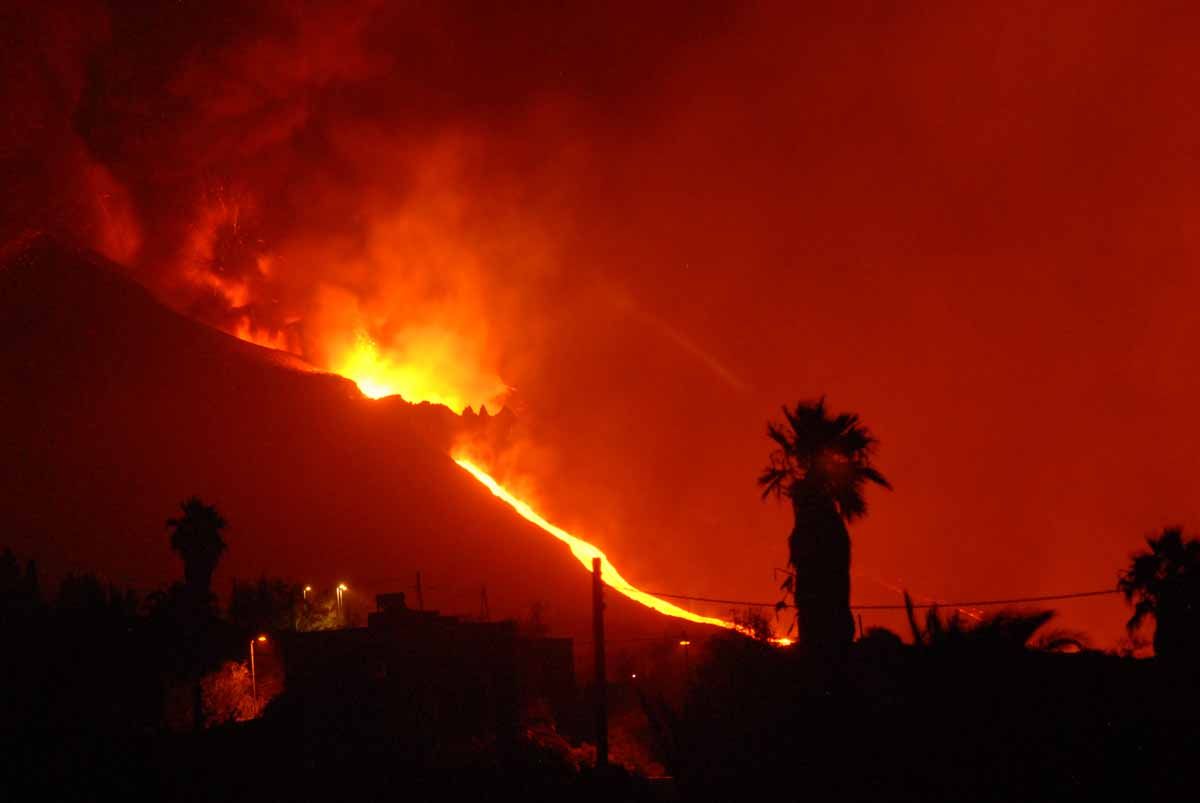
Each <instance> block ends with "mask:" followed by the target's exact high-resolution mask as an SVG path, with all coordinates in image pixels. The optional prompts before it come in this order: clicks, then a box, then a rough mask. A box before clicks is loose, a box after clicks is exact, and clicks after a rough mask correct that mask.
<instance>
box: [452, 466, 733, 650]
mask: <svg viewBox="0 0 1200 803" xmlns="http://www.w3.org/2000/svg"><path fill="white" fill-rule="evenodd" d="M454 462H455V463H458V464H459V465H460V466H462V467H463V468H464V469H466V471H467V472H468V473H469V474H470V475H471V476H472V477H474V478H475V479H477V480H479V481H480V482H481V483H483V484H484V486H486V487H487V489H488V490H489V491H491V492H492V493H493V494H494V495H495V496H497V497H499V498H500V499H501V500H502V501H503V502H505V503H506V504H507V505H508V506H509V507H511V508H512V509H513V510H515V511H517V513H519V514H520V515H521V517H522V518H524V519H525V520H526V521H529V522H532V523H533V524H536V525H537V526H538V527H541V528H542V529H543V530H545V531H546V532H548V533H550V534H551V535H553V536H554V537H555V538H557V539H558V540H560V541H562V542H563V543H564V544H566V545H567V546H568V547H570V549H571V554H572V555H574V556H575V559H576V560H578V561H579V562H580V563H581V564H583V566H584V568H586V569H587V570H588V571H591V568H592V559H593V558H599V559H600V566H601V576H602V577H603V578H604V582H605V584H606V585H607V586H609V587H610V588H612V589H613V590H614V591H617V592H619V593H621V594H624V595H625V596H627V597H629V598H630V599H631V600H633V601H635V602H640V603H641V604H642V605H645V606H646V607H647V608H652V609H654V610H656V611H658V612H659V613H662V614H666V615H667V616H674V617H676V618H677V619H686V620H687V621H689V622H696V623H698V624H705V625H714V626H716V627H725V628H731V629H737V626H736V625H735V624H734V623H733V622H727V621H725V620H724V619H719V618H717V617H715V616H703V615H701V614H698V613H693V612H692V611H689V610H686V609H684V608H681V607H679V606H678V605H676V604H674V603H672V602H667V601H666V600H664V599H660V598H659V597H656V596H654V595H653V594H649V593H647V592H645V591H642V590H641V589H638V588H635V587H634V586H633V585H631V584H630V583H629V581H628V580H626V579H625V578H624V577H622V576H621V573H620V572H618V571H617V569H616V567H615V566H613V565H612V563H610V562H609V560H608V556H607V555H605V554H604V553H603V552H601V551H600V550H599V549H598V548H597V547H595V546H593V545H592V544H589V543H588V542H587V541H585V540H583V539H582V538H579V537H578V536H574V535H572V534H571V533H569V532H567V531H566V530H564V529H562V528H561V527H556V526H555V525H553V524H551V523H550V522H548V521H546V520H545V519H544V518H542V517H541V516H540V515H538V513H537V512H536V511H535V510H534V509H533V508H531V507H530V506H529V505H528V504H526V503H525V502H522V501H521V500H520V499H518V498H516V497H515V496H513V495H512V494H510V493H509V492H508V491H507V490H505V489H504V487H503V486H502V485H500V483H498V482H496V481H495V480H494V479H492V477H491V476H490V475H489V474H487V472H485V471H484V470H483V469H481V468H479V467H478V466H476V465H475V464H474V463H472V462H471V461H470V460H468V459H466V458H465V457H455V458H454Z"/></svg>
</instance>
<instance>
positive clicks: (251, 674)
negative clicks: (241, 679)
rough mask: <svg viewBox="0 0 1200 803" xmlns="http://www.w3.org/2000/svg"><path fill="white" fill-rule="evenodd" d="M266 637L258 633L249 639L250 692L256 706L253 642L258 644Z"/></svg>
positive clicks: (256, 692)
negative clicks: (255, 636)
mask: <svg viewBox="0 0 1200 803" xmlns="http://www.w3.org/2000/svg"><path fill="white" fill-rule="evenodd" d="M266 640H267V637H266V636H264V635H260V636H258V637H257V638H252V639H250V694H251V695H252V696H253V697H254V706H255V708H257V707H258V679H257V678H256V677H255V675H254V642H256V641H257V642H259V643H260V644H261V643H263V642H265V641H266Z"/></svg>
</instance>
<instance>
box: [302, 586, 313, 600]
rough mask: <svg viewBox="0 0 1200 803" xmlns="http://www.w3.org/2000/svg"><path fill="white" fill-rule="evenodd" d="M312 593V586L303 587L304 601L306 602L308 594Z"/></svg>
mask: <svg viewBox="0 0 1200 803" xmlns="http://www.w3.org/2000/svg"><path fill="white" fill-rule="evenodd" d="M311 593H312V586H305V587H304V601H305V602H308V595H309V594H311Z"/></svg>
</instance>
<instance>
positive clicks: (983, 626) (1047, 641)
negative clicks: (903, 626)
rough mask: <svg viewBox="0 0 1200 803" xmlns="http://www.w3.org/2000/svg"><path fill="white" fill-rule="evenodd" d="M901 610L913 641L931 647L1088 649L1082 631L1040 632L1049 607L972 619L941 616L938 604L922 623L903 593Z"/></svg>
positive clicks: (961, 615) (958, 615)
mask: <svg viewBox="0 0 1200 803" xmlns="http://www.w3.org/2000/svg"><path fill="white" fill-rule="evenodd" d="M904 609H905V613H906V614H907V616H908V626H909V629H910V630H911V632H912V639H913V644H914V645H915V646H917V647H923V648H926V649H933V650H970V651H976V652H984V653H993V654H996V653H1004V652H1009V653H1011V652H1014V651H1020V650H1026V649H1031V650H1037V651H1041V652H1078V651H1080V650H1083V649H1086V648H1087V640H1086V639H1085V638H1084V636H1083V635H1082V634H1079V633H1074V632H1070V631H1066V630H1052V631H1048V632H1045V633H1039V632H1038V631H1040V630H1041V629H1042V628H1043V627H1045V626H1046V625H1047V624H1048V623H1049V622H1050V621H1051V620H1052V619H1053V618H1054V617H1055V616H1056V612H1055V611H1052V610H1034V611H1017V610H1002V611H993V612H991V613H987V614H983V615H981V616H979V617H976V618H971V617H969V616H968V615H966V614H964V613H963V612H962V611H954V612H952V613H951V614H950V615H949V616H946V617H943V616H942V615H941V613H940V612H939V610H938V608H937V606H936V605H935V606H934V607H932V608H930V609H929V610H928V611H926V613H925V625H924V627H922V626H921V625H920V624H918V623H917V617H916V613H915V611H914V609H913V601H912V597H910V596H909V594H908V592H907V591H905V592H904Z"/></svg>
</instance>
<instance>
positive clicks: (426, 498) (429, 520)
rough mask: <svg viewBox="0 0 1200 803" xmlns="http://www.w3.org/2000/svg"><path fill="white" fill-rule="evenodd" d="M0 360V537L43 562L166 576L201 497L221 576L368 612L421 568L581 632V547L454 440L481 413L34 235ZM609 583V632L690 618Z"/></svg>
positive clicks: (221, 587)
mask: <svg viewBox="0 0 1200 803" xmlns="http://www.w3.org/2000/svg"><path fill="white" fill-rule="evenodd" d="M0 375H2V376H3V382H2V383H0V409H3V415H2V416H0V444H2V445H3V454H4V460H3V464H2V465H3V467H2V468H0V510H2V511H3V512H4V519H3V530H4V534H3V537H0V543H3V544H7V545H11V546H12V548H13V549H14V550H16V551H17V552H18V553H23V554H24V555H27V556H29V557H33V558H37V559H38V560H40V561H41V565H42V566H43V568H48V569H49V570H50V573H51V575H53V574H55V573H58V574H61V573H63V572H67V571H95V572H97V573H98V574H99V575H101V576H102V577H103V578H106V579H108V580H110V581H112V582H113V583H115V584H117V585H128V586H131V587H133V588H136V589H139V590H142V591H145V590H150V589H153V588H158V587H162V586H164V585H166V584H167V583H168V582H170V581H172V580H174V579H176V578H177V577H178V576H179V574H180V569H179V564H178V561H177V560H176V558H175V556H174V555H173V554H172V553H171V552H170V550H169V548H168V540H167V536H166V530H165V527H164V521H165V519H166V518H167V517H169V516H171V515H174V514H175V512H176V509H177V505H178V504H179V502H180V501H181V500H183V499H185V498H187V497H189V496H191V495H198V496H200V497H201V498H202V499H204V500H205V501H207V502H210V503H213V504H215V505H217V507H218V508H219V509H220V510H221V512H222V514H223V515H224V516H225V518H226V519H227V520H228V521H229V522H230V527H229V528H228V530H227V531H226V540H227V542H228V543H229V545H230V548H229V551H228V552H227V554H226V556H225V558H224V560H223V562H222V564H221V566H220V567H219V570H218V574H217V578H216V582H215V589H216V590H217V591H218V593H221V592H224V591H225V590H226V589H227V588H228V583H229V581H230V579H231V578H233V577H237V578H242V579H252V578H255V577H258V576H260V575H264V574H265V575H269V576H279V577H284V578H287V579H289V580H291V581H293V582H296V583H301V584H311V585H313V586H314V587H316V588H321V587H326V588H328V587H332V586H333V585H334V584H336V583H338V582H345V583H347V584H348V585H349V586H350V588H351V592H350V594H351V596H350V597H349V600H350V603H349V604H350V605H351V607H352V608H353V609H357V610H359V611H362V612H365V611H366V610H367V609H369V608H370V607H371V598H372V595H373V594H375V593H378V592H384V591H396V590H410V589H411V588H412V586H413V585H414V579H415V576H416V573H417V572H418V571H420V572H422V576H423V579H424V585H425V588H424V600H425V604H426V607H429V608H436V609H440V610H442V611H443V612H444V613H450V614H459V615H480V609H481V600H482V599H483V598H484V596H485V594H484V592H483V589H484V588H485V587H486V600H487V609H488V612H489V613H490V615H491V616H493V617H513V618H518V619H519V618H522V617H524V616H526V615H528V612H529V611H530V609H531V606H533V605H534V604H535V603H540V606H541V607H542V609H543V611H544V614H543V619H544V621H545V622H546V623H547V624H549V625H550V627H551V630H552V632H554V633H557V634H560V635H571V636H577V637H584V636H585V634H587V633H589V632H590V577H589V576H588V574H587V573H586V571H584V570H583V569H582V568H581V566H580V564H579V562H578V561H577V560H576V559H575V558H573V557H572V555H571V554H570V551H569V550H568V549H567V548H566V547H565V546H564V545H563V544H561V543H559V542H558V541H555V540H554V539H553V538H551V537H550V536H548V535H547V533H546V532H544V531H542V530H540V529H538V528H537V527H535V526H533V525H532V524H530V523H529V522H527V521H526V520H525V519H523V518H521V517H520V516H518V515H517V514H516V513H514V511H513V510H512V509H511V508H510V507H508V506H507V505H505V504H504V503H503V502H501V501H500V500H498V499H496V498H495V497H494V496H493V495H492V494H491V493H490V492H489V491H488V490H487V489H486V488H485V487H484V486H482V485H480V484H479V483H478V482H476V480H475V479H474V478H473V477H472V476H470V475H469V474H468V473H467V472H466V471H464V470H463V469H462V468H460V467H459V466H458V465H456V464H455V462H454V461H453V460H452V459H451V457H450V456H449V454H448V450H449V447H450V444H451V442H452V441H453V440H454V438H455V437H456V436H457V435H458V434H459V433H460V432H461V431H463V429H464V428H468V427H479V426H480V425H481V424H480V417H479V416H476V415H474V414H470V415H465V416H458V415H456V414H455V413H453V412H452V411H450V410H449V409H447V408H445V407H441V406H438V405H431V404H428V403H425V404H418V405H414V404H409V403H407V402H405V401H403V400H402V399H400V398H399V397H391V398H387V399H382V400H378V401H377V400H371V399H368V398H366V397H365V396H363V394H362V393H361V392H360V391H359V390H358V388H357V387H356V386H355V384H354V383H353V382H351V381H349V380H347V379H344V378H341V377H338V376H334V375H331V374H327V373H323V372H321V371H318V370H316V369H314V368H313V367H311V366H309V365H307V364H306V363H304V362H302V361H300V360H299V359H297V358H295V357H293V356H291V355H289V354H286V353H283V352H278V351H273V350H270V349H267V348H263V347H260V346H256V345H254V344H251V343H247V342H244V341H242V340H239V339H237V338H235V337H232V336H230V335H227V334H225V333H223V332H220V331H217V330H215V329H212V328H209V327H207V326H204V325H202V324H200V323H197V322H196V321H193V320H191V319H190V318H187V317H185V316H183V315H181V314H179V313H177V312H175V311H173V310H171V309H169V308H167V307H165V306H164V305H162V304H160V303H159V302H158V301H157V300H156V299H155V298H153V297H152V296H151V295H150V293H149V292H148V291H146V290H145V289H144V288H142V287H141V286H140V285H138V284H137V283H135V282H133V281H132V280H130V279H128V278H127V277H126V276H125V275H124V274H123V273H122V271H121V269H120V268H119V267H118V266H117V265H115V264H113V263H110V262H108V261H107V260H105V259H104V258H102V257H100V256H98V255H96V254H94V253H91V252H83V251H79V250H76V249H74V248H72V247H69V246H66V245H64V244H62V243H61V242H58V241H55V240H52V239H49V238H45V237H42V238H38V239H35V240H32V241H31V242H28V243H25V244H24V245H22V246H21V247H20V248H19V249H16V250H14V251H11V252H10V253H9V254H8V255H7V256H6V257H5V259H4V262H3V266H2V267H0ZM614 557H616V558H617V559H618V563H619V556H614ZM411 598H412V597H411V594H410V599H411ZM607 599H608V607H609V611H608V617H609V630H610V633H612V634H613V635H615V636H617V637H621V636H624V635H628V634H634V635H644V634H663V633H668V632H669V633H674V634H677V633H679V632H680V629H681V628H682V627H683V626H684V625H689V626H690V627H691V628H697V627H699V626H697V625H690V624H689V623H685V622H681V621H679V620H676V619H671V618H669V617H665V616H662V615H660V614H658V613H655V612H653V611H651V610H650V609H648V608H645V607H643V606H641V605H638V604H636V603H634V602H631V601H629V600H627V599H625V598H624V597H621V596H620V595H618V594H616V593H614V592H611V591H610V592H609V593H608V595H607Z"/></svg>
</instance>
